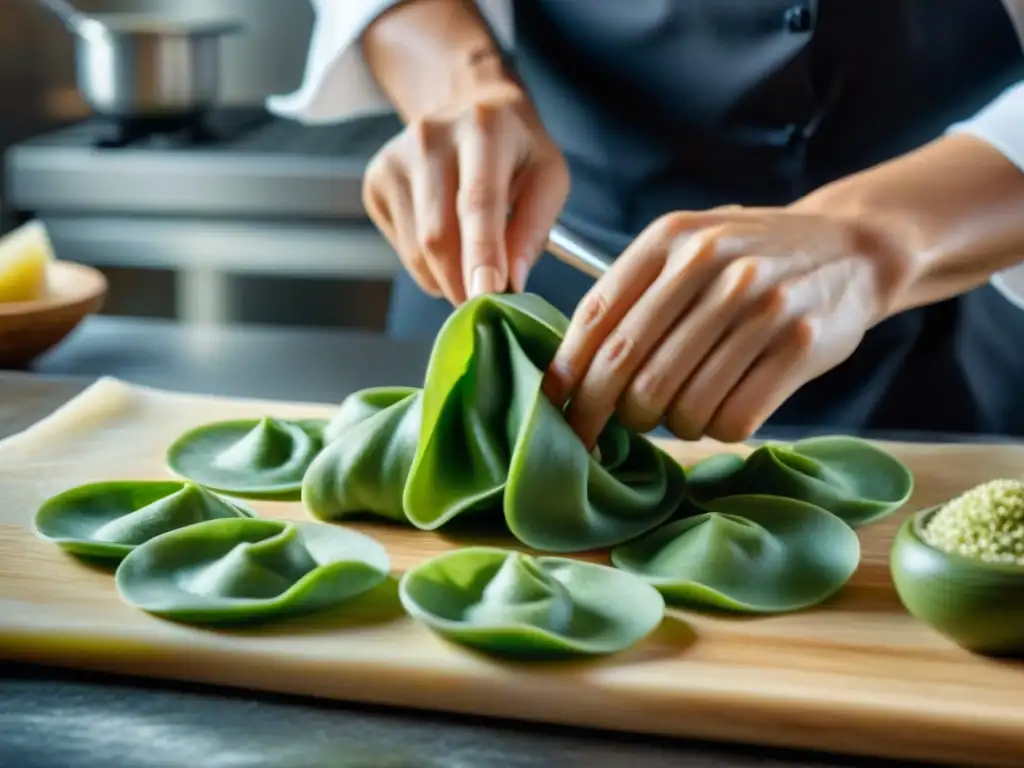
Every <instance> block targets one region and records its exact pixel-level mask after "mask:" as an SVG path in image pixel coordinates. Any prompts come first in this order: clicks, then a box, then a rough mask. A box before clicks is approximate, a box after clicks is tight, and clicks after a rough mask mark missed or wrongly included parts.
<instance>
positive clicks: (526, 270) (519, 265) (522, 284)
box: [512, 261, 530, 292]
mask: <svg viewBox="0 0 1024 768" xmlns="http://www.w3.org/2000/svg"><path fill="white" fill-rule="evenodd" d="M512 269H513V272H512V274H513V281H512V285H513V287H514V288H515V289H516V290H517V291H519V292H522V291H525V290H526V280H527V278H528V277H529V276H530V265H529V264H528V263H527V262H525V261H517V262H516V263H515V266H514V267H513V268H512Z"/></svg>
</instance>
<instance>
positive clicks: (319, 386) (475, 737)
mask: <svg viewBox="0 0 1024 768" xmlns="http://www.w3.org/2000/svg"><path fill="white" fill-rule="evenodd" d="M428 352H429V349H428V348H426V347H423V346H407V345H401V344H396V343H395V342H393V341H390V340H388V339H386V338H385V337H383V336H379V335H376V334H363V333H345V332H338V331H303V330H293V329H210V328H206V329H184V328H182V327H180V326H176V325H174V324H172V323H165V322H157V321H135V320H124V319H114V318H105V317H99V318H93V319H91V320H89V321H87V322H86V323H85V324H84V325H83V326H82V328H81V329H80V330H79V331H78V332H77V333H76V334H75V335H74V336H73V337H72V338H70V339H69V340H68V341H67V342H66V343H65V344H64V345H63V346H61V347H60V348H59V349H57V350H56V351H54V352H53V353H51V354H50V355H48V356H47V357H46V358H44V359H42V360H41V361H40V362H39V364H38V365H37V366H35V371H34V372H33V373H0V438H2V437H4V436H6V435H8V434H11V433H13V432H15V431H18V430H21V429H24V428H25V427H27V426H28V425H29V424H31V423H33V422H34V421H36V420H38V419H39V418H41V417H43V416H45V415H46V414H48V413H49V412H51V411H52V410H53V409H54V408H56V407H58V406H59V405H61V404H62V403H64V402H66V401H67V400H68V399H69V398H71V397H73V396H75V395H76V394H77V393H78V392H80V391H81V390H82V389H84V388H85V387H86V386H88V385H89V384H90V383H91V382H92V381H94V380H95V378H96V377H97V376H100V375H110V376H116V377H118V378H121V379H124V380H127V381H131V382H134V383H138V384H145V385H150V386H157V387H162V388H166V389H179V390H184V391H193V392H205V393H213V394H226V395H234V396H248V397H271V398H280V399H287V400H306V401H314V402H338V401H340V400H341V399H342V398H343V397H344V396H345V395H347V394H348V393H350V392H352V391H355V390H357V389H360V388H362V387H367V386H375V385H386V384H416V383H418V382H419V380H420V378H421V377H422V374H423V370H424V366H425V363H426V360H427V355H428ZM0 702H2V705H0V765H10V766H25V768H30V767H36V766H38V767H39V768H44V767H45V768H63V767H64V766H68V768H72V767H73V768H108V767H109V766H112V765H114V766H118V768H179V767H180V766H188V768H229V767H231V768H234V767H235V766H238V768H242V767H243V766H244V767H245V768H320V766H323V768H328V767H329V768H547V767H549V766H550V767H551V768H618V767H619V766H621V767H622V768H654V766H675V765H687V766H741V767H742V766H755V765H756V766H761V767H762V768H766V767H770V766H822V767H823V766H839V765H860V764H866V763H870V764H871V765H875V766H882V765H885V764H886V763H883V762H880V761H877V760H871V761H865V760H856V759H841V758H838V757H835V758H833V757H829V756H820V755H809V754H806V753H789V752H781V751H778V750H768V749H760V748H751V747H745V748H744V747H730V746H725V745H715V744H703V743H694V742H680V741H670V740H663V739H655V738H651V737H630V736H622V735H611V734H607V733H597V732H590V731H581V730H576V729H571V730H570V729H557V728H542V727H537V726H529V725H524V724H513V723H507V722H500V721H494V720H488V721H484V720H475V719H469V718H466V717H451V716H443V715H434V714H425V713H418V712H417V713H409V712H404V711H398V710H383V709H377V708H370V707H365V706H346V705H340V704H335V703H325V702H319V701H313V700H308V699H300V698H292V697H283V696H275V695H270V694H263V693H257V692H250V691H236V690H225V689H218V688H212V687H201V686H196V685H185V684H181V685H175V684H169V683H167V682H161V681H148V680H135V679H126V678H115V677H110V676H105V675H98V674H89V673H72V672H66V671H60V670H52V669H46V668H38V667H31V666H26V665H12V664H3V663H0ZM680 716H681V717H685V713H680Z"/></svg>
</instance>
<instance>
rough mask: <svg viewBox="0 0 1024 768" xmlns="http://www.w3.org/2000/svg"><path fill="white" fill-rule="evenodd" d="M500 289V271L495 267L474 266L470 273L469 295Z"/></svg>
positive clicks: (480, 294) (474, 295) (473, 295)
mask: <svg viewBox="0 0 1024 768" xmlns="http://www.w3.org/2000/svg"><path fill="white" fill-rule="evenodd" d="M500 290H501V273H500V272H499V271H498V270H497V269H496V268H495V267H476V268H475V269H474V270H473V273H472V274H471V275H470V280H469V293H470V297H471V298H473V297H476V296H482V295H483V294H485V293H496V292H498V291H500Z"/></svg>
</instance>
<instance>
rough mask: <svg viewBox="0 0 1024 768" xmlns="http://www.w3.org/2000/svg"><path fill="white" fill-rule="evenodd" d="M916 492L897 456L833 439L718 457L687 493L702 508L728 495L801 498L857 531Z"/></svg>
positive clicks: (692, 475) (693, 474)
mask: <svg viewBox="0 0 1024 768" xmlns="http://www.w3.org/2000/svg"><path fill="white" fill-rule="evenodd" d="M913 489H914V477H913V475H912V474H911V472H910V470H909V469H908V468H907V467H906V466H904V465H903V463H902V462H900V461H899V460H898V459H896V458H895V457H894V456H892V455H891V454H889V453H887V452H886V451H884V450H882V449H881V448H878V447H876V446H874V445H872V444H871V443H868V442H866V441H864V440H858V439H857V438H853V437H839V436H829V437H813V438H808V439H806V440H800V441H798V442H796V443H793V444H790V445H782V444H777V443H768V444H766V445H762V446H760V447H759V448H757V449H756V450H754V451H753V452H752V453H751V454H750V455H749V456H747V457H746V458H743V457H740V456H735V455H731V454H723V455H719V456H712V457H711V458H709V459H706V460H704V461H702V462H700V463H699V464H697V465H696V466H694V467H693V468H692V469H691V470H690V472H689V473H688V485H687V494H688V496H689V498H690V499H691V500H692V501H694V502H696V504H697V505H698V506H703V504H704V502H707V501H709V500H711V499H718V498H722V497H724V496H739V495H767V496H781V497H784V498H789V499H796V500H798V501H805V502H807V503H809V504H814V505H816V506H818V507H821V508H822V509H825V510H828V511H829V512H831V513H832V514H834V515H838V516H839V517H841V518H842V519H843V520H845V521H846V522H847V524H849V525H851V526H853V527H855V528H856V527H858V526H862V525H866V524H868V523H872V522H875V521H876V520H879V519H880V518H882V517H884V516H886V515H888V514H890V513H892V512H894V511H896V510H897V509H899V508H900V507H901V506H903V505H904V504H905V503H906V502H907V500H908V499H909V498H910V494H911V492H912V491H913Z"/></svg>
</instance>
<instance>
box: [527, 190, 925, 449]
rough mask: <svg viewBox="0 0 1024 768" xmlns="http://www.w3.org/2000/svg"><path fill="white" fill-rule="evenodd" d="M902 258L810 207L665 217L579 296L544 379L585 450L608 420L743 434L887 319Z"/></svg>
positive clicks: (880, 236)
mask: <svg viewBox="0 0 1024 768" xmlns="http://www.w3.org/2000/svg"><path fill="white" fill-rule="evenodd" d="M909 271H910V259H909V257H908V255H907V254H906V253H904V252H903V251H902V250H901V248H900V247H899V244H898V243H893V242H892V240H891V238H888V237H887V236H885V234H884V233H882V232H879V231H875V230H872V229H871V228H870V227H869V226H868V225H867V224H865V223H864V222H862V221H856V220H839V219H836V218H832V217H830V216H828V215H827V214H823V213H821V212H813V213H805V212H800V211H797V210H795V209H783V208H757V209H744V208H738V207H731V208H723V209H714V210H710V211H706V212H698V213H674V214H670V215H667V216H665V217H663V218H661V219H659V220H658V221H657V222H655V223H654V224H653V225H651V226H650V227H649V228H648V229H646V230H645V231H644V232H643V233H642V234H641V235H640V237H638V238H637V239H636V240H635V241H634V242H633V243H632V244H631V245H630V247H629V248H628V249H627V250H626V251H625V252H624V253H623V254H622V255H621V256H620V257H619V258H618V259H617V260H616V262H615V264H614V266H613V267H612V268H611V269H610V270H609V271H608V272H607V274H605V275H604V277H602V278H601V279H600V280H598V282H597V283H596V284H595V286H594V287H593V288H592V289H591V290H590V292H589V293H588V294H587V295H586V296H585V297H584V299H583V301H581V302H580V304H579V307H578V308H577V310H576V312H575V313H574V315H573V318H572V321H571V323H570V327H569V330H568V333H567V334H566V337H565V339H564V341H563V343H562V344H561V346H560V348H559V351H558V352H557V354H556V356H555V358H554V360H553V362H552V364H551V366H550V368H549V370H548V372H547V375H546V377H545V386H544V388H545V392H546V393H547V395H548V397H549V398H550V399H551V400H552V402H554V403H556V404H559V405H561V404H564V403H565V402H566V401H567V400H569V401H570V402H569V407H568V409H567V410H566V418H567V419H568V421H569V423H570V425H571V426H572V428H573V429H574V430H575V431H576V432H577V434H579V436H580V438H581V439H582V440H583V442H584V443H585V444H586V445H587V446H588V447H590V446H593V444H594V443H595V441H596V439H597V436H598V434H599V433H600V432H601V430H602V429H603V428H604V426H605V424H606V423H607V421H608V419H609V418H610V417H611V415H612V414H613V412H614V413H616V414H617V416H618V418H619V420H620V421H621V422H622V423H623V424H624V425H625V426H626V427H629V428H631V429H635V430H638V431H641V432H646V431H649V430H651V429H653V428H654V427H655V426H657V425H658V424H659V423H662V422H664V423H665V424H666V426H667V427H668V429H669V430H670V431H672V432H673V433H674V434H675V435H676V436H678V437H680V438H683V439H685V440H696V439H699V438H701V437H703V436H707V437H711V438H714V439H717V440H720V441H724V442H738V441H742V440H745V439H747V438H748V437H750V436H751V435H752V434H753V433H754V432H755V431H756V430H757V429H758V428H759V427H760V425H761V424H762V423H763V422H764V421H765V420H766V419H767V418H768V417H769V416H770V415H771V414H772V412H773V411H775V409H776V408H778V407H779V406H780V405H781V404H782V403H783V402H784V401H785V400H786V399H787V398H788V397H789V396H790V395H791V394H793V393H794V392H795V391H796V390H797V389H798V388H799V387H801V386H802V385H803V384H804V383H805V382H807V381H809V380H811V379H814V378H815V377H817V376H820V375H821V374H822V373H824V372H826V371H827V370H829V369H831V368H833V367H835V366H836V365H838V364H839V363H841V362H842V361H844V360H845V359H846V358H847V357H849V356H850V355H851V354H852V353H853V351H854V349H856V347H857V345H858V344H859V343H860V341H861V339H862V338H863V336H864V333H865V331H866V330H867V329H868V328H870V327H871V326H873V325H874V324H876V323H878V322H879V321H881V320H882V319H884V318H885V317H887V316H888V315H889V314H891V313H892V311H893V310H892V307H893V306H894V303H895V298H894V297H895V296H896V295H897V293H898V292H899V291H900V290H901V287H902V286H903V285H904V284H905V282H906V281H907V279H908V273H909Z"/></svg>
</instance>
